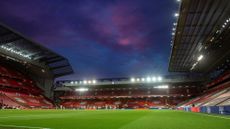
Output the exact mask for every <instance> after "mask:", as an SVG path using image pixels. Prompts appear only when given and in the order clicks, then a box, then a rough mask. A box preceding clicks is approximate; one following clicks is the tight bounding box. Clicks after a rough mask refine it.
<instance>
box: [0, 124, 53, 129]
mask: <svg viewBox="0 0 230 129" xmlns="http://www.w3.org/2000/svg"><path fill="white" fill-rule="evenodd" d="M0 127H13V128H29V129H50V128H45V127H33V126H18V125H3V124H0Z"/></svg>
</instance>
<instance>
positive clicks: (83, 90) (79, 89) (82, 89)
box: [75, 88, 89, 92]
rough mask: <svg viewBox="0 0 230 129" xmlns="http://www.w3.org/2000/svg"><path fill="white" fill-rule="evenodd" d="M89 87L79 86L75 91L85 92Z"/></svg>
mask: <svg viewBox="0 0 230 129" xmlns="http://www.w3.org/2000/svg"><path fill="white" fill-rule="evenodd" d="M88 90H89V89H88V88H78V89H75V91H79V92H85V91H88Z"/></svg>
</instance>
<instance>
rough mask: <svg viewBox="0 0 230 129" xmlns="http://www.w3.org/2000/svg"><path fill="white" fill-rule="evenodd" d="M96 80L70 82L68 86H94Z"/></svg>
mask: <svg viewBox="0 0 230 129" xmlns="http://www.w3.org/2000/svg"><path fill="white" fill-rule="evenodd" d="M96 83H97V81H96V80H83V81H71V82H70V84H84V85H86V84H96Z"/></svg>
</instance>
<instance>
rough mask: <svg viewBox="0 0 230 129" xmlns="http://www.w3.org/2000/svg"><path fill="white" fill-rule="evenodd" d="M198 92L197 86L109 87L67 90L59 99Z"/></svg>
mask: <svg viewBox="0 0 230 129" xmlns="http://www.w3.org/2000/svg"><path fill="white" fill-rule="evenodd" d="M197 93H199V91H198V89H197V87H176V88H175V87H174V88H169V89H157V88H125V89H122V88H118V89H117V88H110V89H90V90H89V91H87V92H76V91H67V92H65V93H64V95H63V96H61V97H60V98H61V99H83V98H113V97H120V98H124V97H138V96H142V97H150V96H152V97H153V96H171V97H178V96H180V97H181V96H182V97H190V96H193V95H196V94H197Z"/></svg>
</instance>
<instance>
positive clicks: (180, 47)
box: [169, 0, 230, 72]
mask: <svg viewBox="0 0 230 129" xmlns="http://www.w3.org/2000/svg"><path fill="white" fill-rule="evenodd" d="M179 11H180V12H179V13H177V14H175V17H177V18H178V19H177V23H174V28H173V30H174V32H172V35H173V40H172V43H173V44H172V52H171V57H170V62H169V71H170V72H189V71H195V72H208V71H210V70H212V69H213V68H215V67H217V66H218V65H219V64H220V63H221V62H223V61H226V60H229V57H230V45H229V43H228V42H229V41H230V32H229V30H230V29H229V23H230V19H229V18H230V1H229V0H183V1H182V2H181V6H180V10H179Z"/></svg>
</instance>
